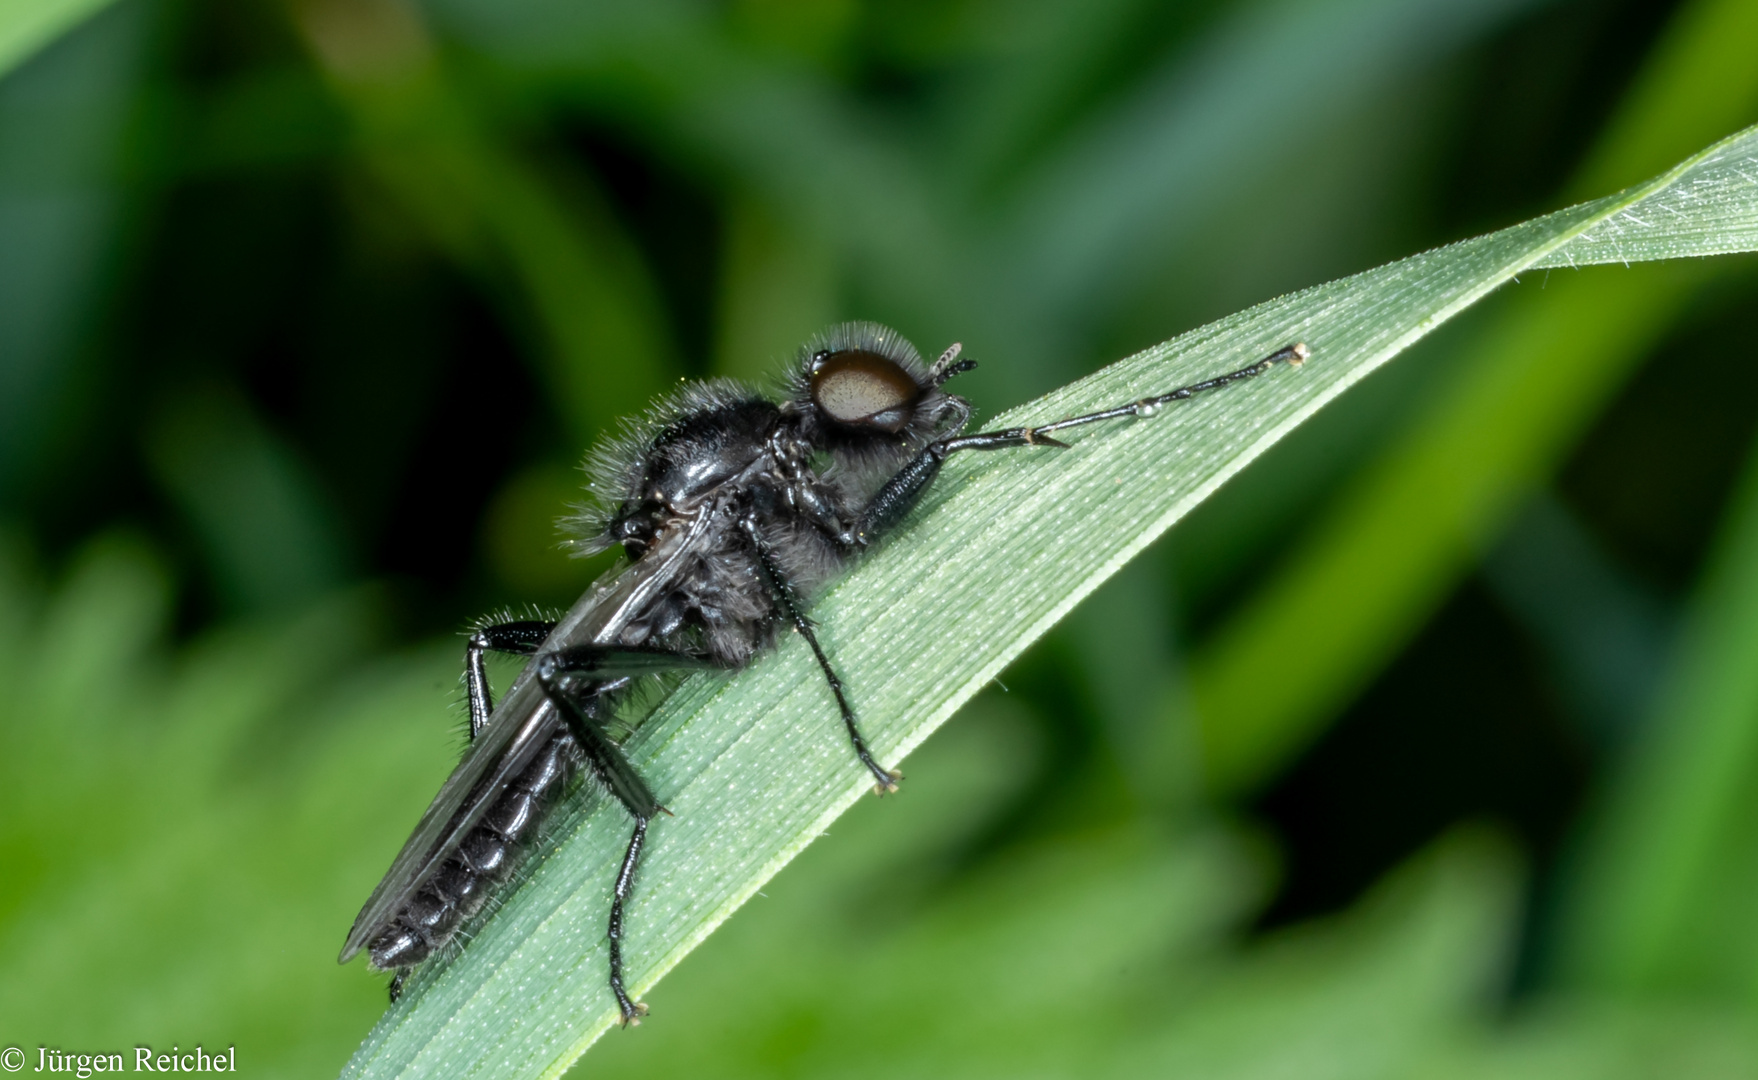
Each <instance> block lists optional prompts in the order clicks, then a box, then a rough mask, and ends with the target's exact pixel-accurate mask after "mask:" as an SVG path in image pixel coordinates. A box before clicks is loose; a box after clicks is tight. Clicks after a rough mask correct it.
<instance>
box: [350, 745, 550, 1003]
mask: <svg viewBox="0 0 1758 1080" xmlns="http://www.w3.org/2000/svg"><path fill="white" fill-rule="evenodd" d="M579 762H580V749H579V747H578V745H577V744H576V743H575V742H574V737H573V736H572V735H570V734H568V733H567V732H565V731H564V732H561V733H559V734H557V735H556V736H555V737H553V738H551V739H550V741H549V744H548V745H547V746H545V747H544V748H543V749H542V750H541V751H539V752H538V755H537V760H535V761H533V762H532V763H531V764H530V765H529V766H527V767H526V769H525V771H524V772H522V773H520V774H519V776H518V777H517V778H516V779H515V780H514V781H513V782H512V783H511V784H510V785H508V787H507V789H506V791H504V792H502V793H501V797H500V798H499V799H498V800H497V801H496V802H495V804H494V806H493V808H492V809H490V810H489V811H488V813H487V814H485V815H484V816H483V818H482V821H481V822H480V823H478V824H477V825H476V827H475V828H474V829H472V830H470V833H469V835H468V836H466V837H465V838H464V842H463V843H461V844H459V845H458V850H457V851H455V852H453V853H452V856H451V857H450V858H448V859H447V860H446V861H445V862H443V863H442V864H440V868H439V871H438V873H436V874H434V876H433V878H432V879H431V880H429V881H428V883H427V884H426V885H424V886H422V888H421V889H420V890H419V891H418V892H417V893H416V894H415V898H414V899H413V900H411V901H410V902H409V903H408V905H406V906H405V907H404V908H403V910H402V911H401V912H400V913H399V914H398V915H397V917H396V918H395V919H393V920H391V923H390V925H388V926H386V927H385V929H384V931H383V932H382V933H380V934H379V936H378V937H376V938H374V939H373V941H372V944H371V945H369V946H368V949H369V951H370V953H371V956H372V963H373V966H374V967H377V968H380V969H383V970H388V969H391V968H407V967H410V966H412V965H415V964H419V963H420V962H421V961H423V960H425V959H427V958H428V957H429V956H430V955H432V954H433V953H434V952H437V951H438V950H440V949H442V948H444V947H445V944H446V942H448V941H450V940H451V939H452V935H453V934H455V933H457V931H458V927H459V926H460V925H461V924H462V923H463V922H464V920H465V919H468V918H469V917H470V916H472V915H474V914H476V912H477V911H479V910H480V909H481V908H482V905H483V902H484V901H485V900H487V899H488V896H489V894H490V893H492V892H493V891H494V887H495V885H497V884H499V883H500V882H501V881H503V880H505V879H506V877H507V875H508V874H509V873H511V871H512V868H513V866H514V864H516V863H517V861H518V857H519V856H520V855H521V854H522V851H521V848H522V846H523V845H524V844H525V843H526V842H528V841H529V840H531V839H532V837H533V835H534V834H535V833H536V831H537V824H538V822H539V821H540V820H541V819H542V818H543V816H544V813H545V812H546V811H547V810H548V809H549V808H550V805H551V804H552V803H554V802H555V800H556V797H557V796H559V795H560V794H561V792H562V789H563V788H565V787H566V786H567V783H568V779H569V778H570V777H571V776H572V775H573V774H574V772H575V770H576V769H577V768H578V767H579Z"/></svg>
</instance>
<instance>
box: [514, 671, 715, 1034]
mask: <svg viewBox="0 0 1758 1080" xmlns="http://www.w3.org/2000/svg"><path fill="white" fill-rule="evenodd" d="M716 666H717V665H715V664H713V663H711V662H709V661H707V660H705V659H703V658H701V657H698V656H693V655H691V654H689V653H684V652H677V651H674V650H668V649H653V648H634V647H629V646H620V645H595V644H594V645H574V646H569V647H568V648H565V649H557V650H556V651H555V652H552V653H545V654H544V655H542V656H540V657H538V659H537V661H536V669H537V670H536V673H537V679H538V681H539V683H541V684H542V686H543V690H544V693H545V694H547V695H548V696H549V699H550V700H551V701H552V702H554V703H555V706H556V708H557V709H558V710H560V712H561V714H562V717H563V718H564V719H565V720H566V721H567V724H568V728H569V730H570V731H571V732H572V733H573V736H574V740H575V741H576V742H577V743H578V744H579V746H580V750H581V752H582V753H583V754H585V756H586V760H587V761H588V762H589V763H590V764H591V766H592V770H593V772H594V773H596V774H597V776H598V779H599V780H600V781H601V782H603V784H604V786H605V787H606V788H608V789H609V790H610V793H611V794H612V795H614V796H615V797H616V799H617V801H618V802H620V803H622V804H623V808H624V809H625V810H627V811H628V812H629V816H630V817H633V818H634V819H635V829H634V832H633V833H631V834H630V836H629V846H628V849H627V851H626V852H625V853H624V854H623V862H622V866H621V868H619V869H618V871H617V878H616V887H615V889H614V890H613V891H612V894H611V905H610V926H609V930H608V934H607V936H608V937H609V939H610V990H611V993H612V994H614V995H615V996H616V999H617V1007H618V1008H620V1009H621V1010H622V1014H623V1025H624V1026H625V1027H626V1026H628V1025H631V1024H639V1023H640V1022H641V1017H643V1016H645V1015H646V1014H647V1006H646V1005H645V1004H644V1003H642V1002H639V1001H635V1000H634V999H633V998H631V997H630V996H629V992H628V989H627V987H626V985H625V982H624V974H623V939H624V920H625V914H626V911H627V908H628V902H629V896H630V894H631V893H632V892H633V891H634V886H635V871H636V869H637V868H638V867H639V866H640V863H641V851H642V849H643V847H645V845H646V842H647V825H648V823H649V822H651V821H652V820H653V818H654V816H655V815H656V814H659V813H661V812H663V811H664V810H665V808H664V807H663V806H660V805H659V800H658V799H656V798H654V797H653V792H652V791H651V790H649V789H648V787H647V781H646V780H644V779H642V777H641V774H640V772H638V771H637V770H636V769H635V766H634V765H633V764H632V763H630V761H629V759H628V757H627V756H626V755H625V754H624V753H623V751H622V747H620V746H618V745H617V744H616V743H615V742H614V741H612V739H611V738H610V736H609V735H607V734H606V733H605V730H604V726H603V722H602V718H601V717H600V716H599V709H598V706H599V704H600V703H601V701H602V699H603V698H604V695H605V694H606V693H607V692H608V691H609V690H610V689H612V688H613V687H620V686H623V685H626V684H627V682H628V681H629V680H630V679H632V678H634V677H636V676H639V675H650V674H659V673H661V672H666V671H691V670H701V669H704V668H713V667H716Z"/></svg>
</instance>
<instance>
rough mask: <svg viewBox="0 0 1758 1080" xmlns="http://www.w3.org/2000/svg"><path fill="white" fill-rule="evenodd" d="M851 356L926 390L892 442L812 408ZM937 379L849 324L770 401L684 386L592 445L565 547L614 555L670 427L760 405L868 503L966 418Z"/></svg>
mask: <svg viewBox="0 0 1758 1080" xmlns="http://www.w3.org/2000/svg"><path fill="white" fill-rule="evenodd" d="M847 351H861V352H871V353H874V354H876V355H878V356H881V357H884V358H885V359H887V360H889V361H891V362H892V363H895V364H897V365H898V366H899V367H901V368H903V369H904V371H906V372H907V373H908V374H909V376H910V378H912V379H914V380H915V381H916V382H917V383H918V384H921V385H923V386H924V387H926V389H925V390H924V391H923V397H922V399H921V402H920V404H919V406H918V407H917V408H916V409H914V410H912V412H911V413H910V415H909V418H908V422H907V423H906V424H905V425H904V427H903V429H902V430H900V431H898V432H897V433H896V434H895V435H894V436H893V437H892V438H890V439H881V440H875V439H874V437H873V435H872V434H871V433H870V432H869V433H864V434H862V435H858V436H857V435H852V434H850V433H848V432H847V431H845V430H844V429H842V428H838V427H837V426H836V425H834V424H830V423H827V422H825V421H824V420H823V418H822V416H821V415H820V413H819V411H818V410H817V409H816V408H815V407H814V406H813V402H812V387H811V379H812V373H813V370H814V368H815V366H816V364H817V362H818V360H819V359H820V358H821V357H823V356H825V355H827V354H830V353H840V352H847ZM938 375H940V372H939V371H938V370H936V369H934V368H930V367H929V365H928V364H927V363H925V362H924V361H923V360H922V356H921V354H920V353H919V352H917V351H916V347H915V346H914V345H913V344H911V343H910V342H909V341H908V339H906V338H904V337H903V335H901V334H899V333H898V332H897V331H895V330H893V329H891V328H890V327H888V326H884V325H882V324H880V323H875V322H846V323H839V324H837V325H836V326H833V327H830V328H829V329H827V330H824V331H821V332H819V333H818V334H815V335H814V336H813V337H812V338H811V339H810V340H809V341H807V342H806V343H805V344H804V345H802V346H800V348H799V349H798V350H797V351H796V352H795V354H794V358H793V361H792V362H791V363H790V364H789V365H788V367H787V369H786V371H785V373H784V374H783V375H782V377H781V379H780V382H779V385H778V386H776V387H775V392H774V393H773V394H766V393H764V392H762V390H760V389H759V388H756V387H753V386H750V385H747V384H745V383H742V382H739V381H738V380H736V379H724V378H722V379H706V380H701V381H692V382H687V383H685V384H684V385H683V386H681V387H679V388H678V389H676V390H674V391H672V392H671V393H668V394H666V395H665V396H663V397H661V398H659V399H658V400H656V401H655V402H654V403H653V404H652V405H651V406H649V407H648V409H647V411H646V412H644V413H642V414H641V415H639V416H635V417H625V418H624V419H623V420H622V423H621V426H620V429H619V430H618V431H617V432H616V434H614V435H610V436H607V437H603V438H601V439H600V440H599V441H598V442H597V443H595V444H594V445H593V447H592V449H591V451H590V452H588V454H587V455H586V460H585V462H584V463H583V464H582V466H581V467H582V469H583V470H584V472H585V473H586V485H585V486H586V493H587V498H586V500H585V501H584V502H581V503H576V504H573V505H571V506H569V508H568V509H569V510H570V511H571V513H569V514H568V515H567V516H565V517H563V518H562V519H561V520H560V521H559V522H557V524H558V526H559V527H560V529H561V532H562V534H563V536H564V537H565V538H566V539H565V540H564V541H563V546H564V547H566V548H567V549H569V551H570V553H571V554H572V555H573V556H574V557H575V558H585V557H587V556H591V555H596V554H598V553H600V552H602V551H608V550H609V549H611V548H612V547H614V546H616V544H617V543H618V541H617V539H616V537H615V536H614V535H612V534H611V532H610V528H609V526H610V523H611V521H612V519H613V518H614V517H615V516H616V514H617V513H618V511H619V510H620V509H621V508H622V506H623V505H624V503H625V502H627V501H628V500H630V499H633V498H638V497H639V493H640V486H641V482H642V479H643V475H644V473H645V471H646V468H647V464H648V455H649V453H650V452H651V450H652V448H653V446H654V444H655V442H656V441H657V440H658V439H659V437H660V434H661V433H662V432H663V431H664V430H665V429H666V428H667V427H669V426H670V425H672V424H675V423H677V422H678V421H680V420H682V419H683V418H685V417H691V416H698V415H701V414H703V413H709V412H715V411H719V410H722V409H730V408H735V407H737V406H740V405H744V404H749V403H753V402H769V403H776V402H777V401H778V400H779V408H780V411H781V413H782V415H784V416H787V417H789V418H790V419H794V420H796V421H797V422H798V423H799V424H800V426H801V433H802V434H803V435H804V436H805V437H806V438H807V439H808V440H811V441H813V442H815V443H817V444H818V445H820V446H824V447H827V448H828V449H829V450H830V451H831V460H830V461H828V462H827V463H825V465H824V468H823V470H822V475H823V476H824V477H825V479H826V480H828V481H830V482H831V483H833V484H836V485H837V486H839V487H846V488H848V489H849V491H850V494H851V496H854V497H857V498H858V497H860V496H864V495H870V494H871V492H872V489H874V488H876V487H877V486H878V484H879V483H881V482H883V480H884V479H885V478H886V477H887V476H889V475H890V472H891V470H893V469H895V468H896V467H897V464H898V462H899V459H900V455H903V454H907V453H913V452H914V451H915V450H917V449H919V448H920V447H922V446H924V445H926V444H927V443H928V442H929V441H931V440H932V439H934V438H935V437H936V436H938V435H942V434H944V433H945V431H944V429H945V428H946V426H947V422H948V420H949V419H950V418H952V417H954V416H956V417H957V418H958V420H959V421H960V422H962V421H963V420H964V419H966V417H967V414H966V412H965V410H964V406H963V404H962V402H959V401H958V400H957V399H954V398H952V397H951V396H950V395H948V394H946V393H945V392H944V391H942V390H941V389H940V387H939V380H938V379H937V378H936V376H938Z"/></svg>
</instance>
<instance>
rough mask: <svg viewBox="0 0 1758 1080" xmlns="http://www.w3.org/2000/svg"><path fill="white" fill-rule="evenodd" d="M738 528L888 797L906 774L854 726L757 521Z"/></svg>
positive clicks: (879, 791) (876, 787)
mask: <svg viewBox="0 0 1758 1080" xmlns="http://www.w3.org/2000/svg"><path fill="white" fill-rule="evenodd" d="M739 525H740V527H741V528H742V529H744V531H745V535H746V536H748V537H750V540H751V547H752V549H753V550H754V551H755V552H756V554H757V565H758V567H759V568H760V569H761V570H762V571H763V577H764V579H765V581H766V583H767V584H768V586H769V592H770V595H771V596H772V597H773V598H774V600H775V604H776V607H778V608H780V609H781V614H782V615H783V616H785V617H786V619H787V620H788V623H789V625H791V626H792V627H793V628H794V629H795V630H797V631H798V632H799V634H800V636H801V637H803V638H805V639H806V644H807V645H810V646H811V647H812V655H813V656H814V657H816V658H817V660H818V667H819V669H820V670H822V671H823V672H824V680H825V681H826V682H828V683H829V684H830V693H831V695H832V696H834V697H835V698H836V708H837V710H838V711H839V712H841V713H842V723H843V726H844V727H846V728H847V729H848V737H849V742H851V743H853V744H854V748H855V756H856V757H858V758H860V759H861V764H862V765H865V766H866V767H867V771H868V772H870V773H872V774H873V780H874V783H873V793H874V794H875V795H887V794H891V793H893V792H895V791H896V790H897V782H898V781H899V780H902V779H903V774H902V773H900V772H898V771H897V770H896V769H887V768H885V766H883V765H881V764H879V762H878V760H877V759H876V758H874V757H873V753H872V751H870V750H868V749H867V740H866V739H864V738H862V736H861V728H860V725H859V724H857V723H855V711H854V709H852V708H850V707H849V703H848V695H847V694H845V693H844V692H843V689H842V680H841V679H840V678H838V677H837V674H836V669H835V668H834V667H832V666H831V664H830V657H828V656H826V655H825V654H824V647H823V646H821V645H819V644H818V635H817V634H815V633H813V632H812V620H810V619H808V618H806V615H805V610H804V608H803V606H802V605H801V604H800V601H799V598H798V597H797V596H795V595H794V590H793V586H792V585H790V584H789V583H788V580H787V577H786V575H784V574H783V573H782V572H781V567H780V565H779V564H778V563H777V562H776V561H775V556H774V554H773V553H772V552H771V551H770V549H769V544H768V542H767V541H765V540H764V539H763V532H762V529H760V528H759V527H758V525H757V521H756V519H755V518H746V519H744V520H743V521H741V522H740V523H739Z"/></svg>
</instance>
